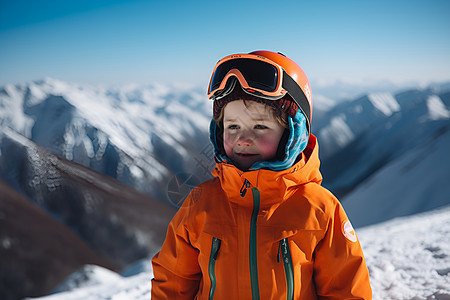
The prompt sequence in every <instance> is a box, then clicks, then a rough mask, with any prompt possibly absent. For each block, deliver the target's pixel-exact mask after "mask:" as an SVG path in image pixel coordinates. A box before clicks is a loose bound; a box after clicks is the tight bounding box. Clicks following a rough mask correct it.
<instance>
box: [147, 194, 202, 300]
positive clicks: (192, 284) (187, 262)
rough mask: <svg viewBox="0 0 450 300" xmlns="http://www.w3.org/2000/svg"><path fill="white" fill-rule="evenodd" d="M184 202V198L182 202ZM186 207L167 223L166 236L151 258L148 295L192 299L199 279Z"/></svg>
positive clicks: (196, 255)
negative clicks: (151, 275) (151, 277)
mask: <svg viewBox="0 0 450 300" xmlns="http://www.w3.org/2000/svg"><path fill="white" fill-rule="evenodd" d="M185 202H187V201H185ZM187 218H188V208H187V206H182V207H181V208H180V209H179V210H178V212H177V213H176V215H175V216H174V218H173V219H172V221H171V222H170V224H169V226H168V229H167V234H166V239H165V241H164V243H163V246H162V248H161V250H160V252H159V253H158V254H156V255H155V257H154V258H153V259H152V265H153V275H154V278H153V279H152V291H151V298H152V299H153V300H158V299H194V297H195V295H196V294H197V291H198V288H199V283H200V280H201V270H200V267H199V265H198V253H199V252H198V250H197V249H196V248H194V247H193V246H192V245H191V244H190V242H189V232H188V230H187V224H186V219H187Z"/></svg>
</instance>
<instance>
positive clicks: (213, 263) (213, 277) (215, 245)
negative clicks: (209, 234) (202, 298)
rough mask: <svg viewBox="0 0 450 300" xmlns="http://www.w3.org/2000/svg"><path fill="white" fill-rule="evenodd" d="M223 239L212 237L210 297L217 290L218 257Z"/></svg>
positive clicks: (209, 269)
mask: <svg viewBox="0 0 450 300" xmlns="http://www.w3.org/2000/svg"><path fill="white" fill-rule="evenodd" d="M220 244H221V240H219V239H218V238H215V237H213V239H212V245H211V256H210V257H209V267H208V272H209V280H210V281H211V288H210V290H209V299H210V300H211V299H213V298H214V292H215V290H216V272H215V268H216V259H217V255H218V254H219V249H220Z"/></svg>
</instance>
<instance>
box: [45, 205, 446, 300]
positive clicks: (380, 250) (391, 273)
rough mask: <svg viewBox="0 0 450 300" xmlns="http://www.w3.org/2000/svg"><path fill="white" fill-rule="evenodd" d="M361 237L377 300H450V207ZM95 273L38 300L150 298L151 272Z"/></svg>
mask: <svg viewBox="0 0 450 300" xmlns="http://www.w3.org/2000/svg"><path fill="white" fill-rule="evenodd" d="M358 236H359V238H360V241H361V244H362V246H363V249H364V253H365V256H366V260H367V265H368V268H369V272H370V280H371V285H372V290H373V299H374V300H386V299H392V300H401V299H405V300H406V299H415V300H420V299H423V300H425V299H441V300H444V299H450V207H446V208H443V209H441V210H437V211H433V212H428V213H426V214H421V215H415V216H412V217H405V218H401V219H395V220H392V221H389V222H385V223H381V224H377V225H374V226H370V227H366V228H362V229H360V230H358ZM144 264H146V265H149V264H150V261H146V262H144ZM90 269H92V267H90ZM95 270H96V271H95V273H96V276H92V281H93V282H96V284H95V285H91V284H92V282H91V283H85V285H88V286H87V287H82V288H78V289H75V290H72V291H68V292H64V293H60V294H54V295H50V296H46V297H42V298H39V299H42V300H63V299H64V300H75V299H77V300H78V299H80V300H81V299H92V300H94V299H95V300H100V299H111V300H118V299H136V300H139V299H150V291H151V284H150V280H151V278H152V272H151V269H149V270H148V271H146V272H142V273H139V274H137V275H134V276H131V277H121V278H117V277H116V276H111V275H110V273H109V272H106V275H107V276H102V275H101V273H102V272H104V271H103V270H102V269H101V268H100V267H96V268H95ZM73 277H75V278H76V277H77V276H73Z"/></svg>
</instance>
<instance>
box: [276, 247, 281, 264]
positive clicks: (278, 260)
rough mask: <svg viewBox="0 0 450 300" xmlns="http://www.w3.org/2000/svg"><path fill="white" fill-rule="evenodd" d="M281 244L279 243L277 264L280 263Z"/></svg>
mask: <svg viewBox="0 0 450 300" xmlns="http://www.w3.org/2000/svg"><path fill="white" fill-rule="evenodd" d="M280 252H281V242H280V243H278V252H277V262H278V263H279V262H280Z"/></svg>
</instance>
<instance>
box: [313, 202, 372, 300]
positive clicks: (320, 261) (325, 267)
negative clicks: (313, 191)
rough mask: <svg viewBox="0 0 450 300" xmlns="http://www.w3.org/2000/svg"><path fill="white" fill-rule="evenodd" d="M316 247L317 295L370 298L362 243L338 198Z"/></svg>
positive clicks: (337, 297)
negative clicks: (322, 236) (323, 234)
mask: <svg viewBox="0 0 450 300" xmlns="http://www.w3.org/2000/svg"><path fill="white" fill-rule="evenodd" d="M330 215H331V216H330V218H329V220H328V227H327V230H326V232H325V236H324V238H323V239H322V240H321V241H320V242H319V244H318V245H317V247H316V250H315V262H314V281H315V284H316V292H317V295H318V297H319V299H366V300H367V299H372V290H371V287H370V282H369V271H368V269H367V266H366V262H365V259H364V255H363V252H362V249H361V245H360V243H359V240H358V238H357V236H356V233H355V231H354V230H353V228H352V226H351V223H350V222H349V220H348V218H347V215H346V213H345V211H344V209H343V207H342V206H341V204H340V203H339V202H337V203H336V206H335V208H334V211H333V212H331V214H330Z"/></svg>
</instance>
